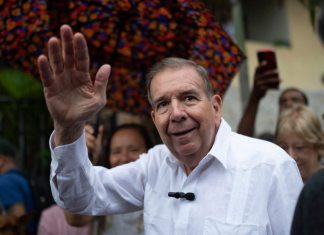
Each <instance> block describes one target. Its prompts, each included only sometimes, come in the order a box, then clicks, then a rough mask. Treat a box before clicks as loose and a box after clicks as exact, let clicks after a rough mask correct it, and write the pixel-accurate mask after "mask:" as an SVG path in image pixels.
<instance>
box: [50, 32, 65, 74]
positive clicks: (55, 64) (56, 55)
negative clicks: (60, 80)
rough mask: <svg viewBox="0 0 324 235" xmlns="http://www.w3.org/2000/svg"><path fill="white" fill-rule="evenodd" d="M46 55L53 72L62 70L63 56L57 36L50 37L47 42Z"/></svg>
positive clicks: (58, 72)
mask: <svg viewBox="0 0 324 235" xmlns="http://www.w3.org/2000/svg"><path fill="white" fill-rule="evenodd" d="M48 49H49V50H48V56H49V61H50V64H51V67H52V70H53V72H54V74H60V73H62V72H63V69H64V65H63V57H62V50H61V45H60V42H59V40H58V39H57V38H55V37H52V38H51V39H50V40H49V42H48Z"/></svg>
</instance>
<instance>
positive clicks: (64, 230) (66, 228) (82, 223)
mask: <svg viewBox="0 0 324 235" xmlns="http://www.w3.org/2000/svg"><path fill="white" fill-rule="evenodd" d="M85 133H86V137H87V147H88V149H89V153H91V162H92V163H93V164H94V165H96V164H98V162H99V158H100V151H101V149H100V148H101V141H102V138H103V126H99V130H98V135H97V136H96V137H95V136H94V130H93V128H92V127H91V125H85ZM74 217H75V216H74V214H72V213H69V212H68V211H66V210H64V209H62V208H61V207H59V206H58V205H56V204H54V205H52V206H50V207H49V208H46V209H45V210H43V211H42V214H41V217H40V220H39V224H38V230H37V234H38V235H54V234H60V235H90V234H91V222H92V217H90V216H78V217H77V218H76V219H74ZM72 219H74V220H73V223H72V224H71V223H69V222H70V221H71V220H72Z"/></svg>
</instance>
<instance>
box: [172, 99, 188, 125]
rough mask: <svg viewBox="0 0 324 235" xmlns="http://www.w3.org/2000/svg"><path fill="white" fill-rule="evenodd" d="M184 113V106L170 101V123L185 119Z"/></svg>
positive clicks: (178, 102) (176, 101) (175, 101)
mask: <svg viewBox="0 0 324 235" xmlns="http://www.w3.org/2000/svg"><path fill="white" fill-rule="evenodd" d="M185 116H186V112H185V107H184V105H183V104H182V103H181V102H180V101H178V100H172V102H171V115H170V118H171V120H172V121H181V120H183V119H184V118H185Z"/></svg>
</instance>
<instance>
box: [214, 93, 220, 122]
mask: <svg viewBox="0 0 324 235" xmlns="http://www.w3.org/2000/svg"><path fill="white" fill-rule="evenodd" d="M212 105H213V108H214V110H215V118H216V122H217V124H219V123H220V120H221V118H222V98H221V97H220V96H219V95H213V97H212Z"/></svg>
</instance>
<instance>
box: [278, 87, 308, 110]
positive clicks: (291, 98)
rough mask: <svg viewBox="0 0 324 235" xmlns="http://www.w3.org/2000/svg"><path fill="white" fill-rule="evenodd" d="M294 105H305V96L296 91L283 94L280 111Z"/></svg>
mask: <svg viewBox="0 0 324 235" xmlns="http://www.w3.org/2000/svg"><path fill="white" fill-rule="evenodd" d="M294 104H305V101H304V97H303V95H302V94H301V93H300V92H298V91H294V90H288V91H286V92H285V93H283V94H282V95H281V97H280V100H279V106H280V111H282V110H284V109H287V108H290V107H292V106H293V105H294Z"/></svg>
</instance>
